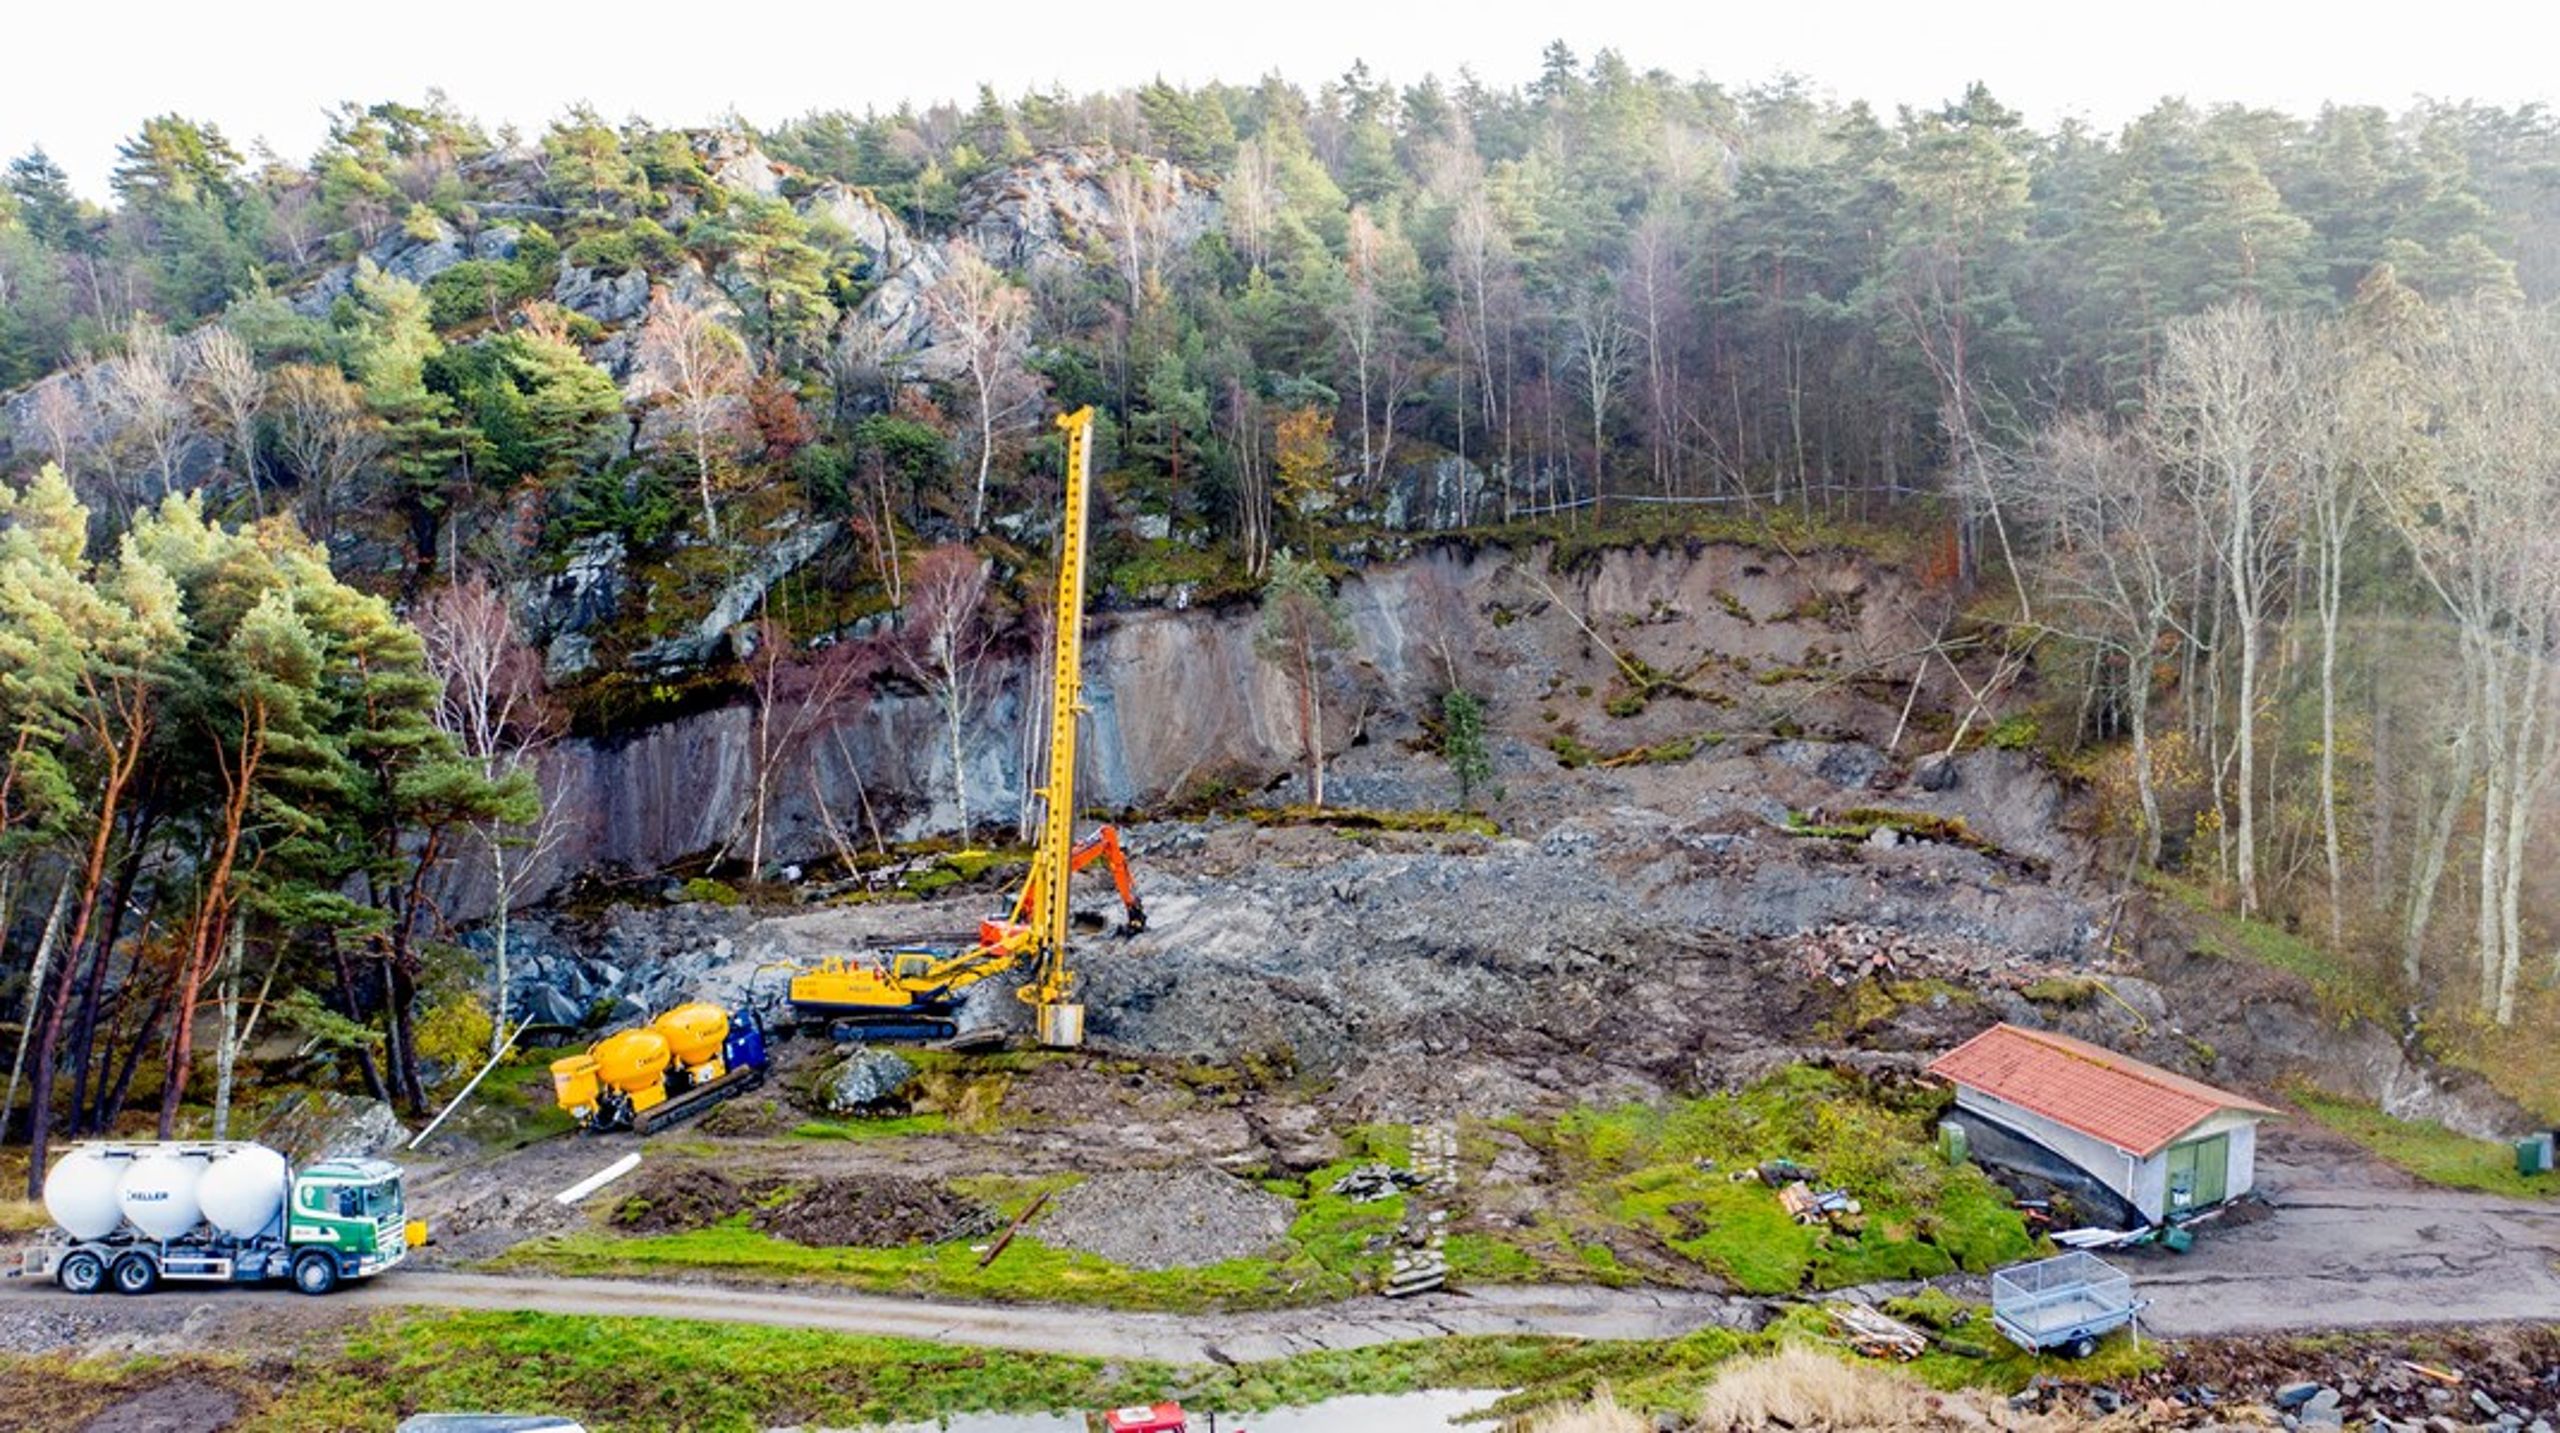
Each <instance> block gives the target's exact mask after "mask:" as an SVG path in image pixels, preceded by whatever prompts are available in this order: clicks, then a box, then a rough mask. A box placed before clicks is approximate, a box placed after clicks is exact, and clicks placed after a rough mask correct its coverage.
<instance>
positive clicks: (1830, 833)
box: [1787, 806, 2007, 856]
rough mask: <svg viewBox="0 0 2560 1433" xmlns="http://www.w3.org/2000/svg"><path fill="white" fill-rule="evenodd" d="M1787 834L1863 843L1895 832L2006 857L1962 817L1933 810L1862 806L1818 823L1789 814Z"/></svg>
mask: <svg viewBox="0 0 2560 1433" xmlns="http://www.w3.org/2000/svg"><path fill="white" fill-rule="evenodd" d="M1787 831H1788V833H1789V834H1791V835H1796V836H1806V837H1812V838H1815V839H1819V840H1826V841H1864V840H1866V839H1867V838H1868V837H1870V836H1873V835H1874V834H1875V833H1877V832H1878V831H1892V832H1894V833H1895V834H1897V835H1900V836H1903V837H1905V838H1907V839H1910V840H1914V841H1937V842H1941V843H1943V844H1945V845H1949V846H1962V847H1964V848H1965V849H1966V850H1969V851H1979V852H1981V853H1982V854H1983V855H1986V856H2000V855H2005V854H2007V853H2006V852H2004V851H2002V850H2001V849H2000V847H1998V846H1997V845H1995V844H1993V843H1992V842H1990V841H1988V840H1985V839H1983V838H1982V837H1981V836H1979V835H1976V834H1975V833H1974V829H1973V828H1972V827H1971V826H1968V825H1966V824H1965V820H1964V818H1963V817H1961V816H1941V815H1939V814H1937V813H1936V812H1934V811H1894V810H1888V809H1886V808H1884V807H1881V806H1861V807H1859V808H1857V809H1856V810H1854V811H1846V812H1842V813H1841V814H1840V815H1839V816H1838V817H1837V818H1835V819H1832V820H1829V821H1816V820H1814V819H1813V818H1812V817H1811V816H1809V815H1807V814H1806V813H1804V812H1801V811H1796V812H1790V813H1789V814H1788V816H1787Z"/></svg>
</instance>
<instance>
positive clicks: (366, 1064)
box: [328, 931, 391, 1105]
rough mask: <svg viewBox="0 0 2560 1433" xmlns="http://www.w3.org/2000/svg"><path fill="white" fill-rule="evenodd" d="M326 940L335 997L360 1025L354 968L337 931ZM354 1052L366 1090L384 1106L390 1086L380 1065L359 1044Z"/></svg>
mask: <svg viewBox="0 0 2560 1433" xmlns="http://www.w3.org/2000/svg"><path fill="white" fill-rule="evenodd" d="M328 941H329V958H330V960H331V961H333V962H334V963H335V964H336V965H337V968H338V999H339V1000H340V1001H341V1002H343V1003H344V1004H345V1006H346V1016H347V1018H348V1019H349V1020H352V1021H354V1022H356V1023H357V1024H359V1025H361V1024H363V1023H364V1002H362V1001H360V1000H358V999H357V998H356V972H355V967H354V965H353V964H352V963H351V962H349V961H348V959H347V948H346V947H345V946H344V945H342V944H340V943H339V941H338V934H337V932H335V931H331V932H330V933H329V936H328ZM355 1055H356V1067H357V1068H358V1069H360V1070H362V1071H363V1072H364V1087H365V1090H366V1092H367V1093H369V1094H371V1095H372V1096H373V1097H374V1098H375V1099H377V1100H380V1101H382V1102H383V1103H384V1104H386V1105H387V1104H389V1103H391V1090H390V1087H388V1086H386V1085H385V1084H383V1082H382V1067H381V1066H380V1065H378V1064H376V1063H374V1058H373V1052H372V1051H370V1050H367V1049H365V1048H364V1047H363V1046H361V1045H359V1046H357V1047H356V1052H355Z"/></svg>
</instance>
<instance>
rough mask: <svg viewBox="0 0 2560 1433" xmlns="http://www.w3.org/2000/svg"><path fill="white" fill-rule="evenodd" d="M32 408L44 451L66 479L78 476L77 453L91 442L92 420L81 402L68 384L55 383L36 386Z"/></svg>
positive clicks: (31, 402)
mask: <svg viewBox="0 0 2560 1433" xmlns="http://www.w3.org/2000/svg"><path fill="white" fill-rule="evenodd" d="M29 407H30V408H31V409H32V410H33V411H32V415H31V416H32V417H33V418H34V420H35V427H36V433H37V436H39V437H41V438H42V439H43V440H44V450H45V452H46V453H47V454H48V455H50V456H51V457H52V459H53V465H54V466H55V467H57V468H60V469H61V470H62V473H63V476H65V477H72V476H75V475H77V474H78V472H79V468H78V466H77V465H75V464H74V463H73V462H72V458H73V457H74V456H75V450H76V449H77V448H78V447H79V446H80V445H81V444H83V443H86V442H87V441H88V440H89V423H88V419H87V418H86V417H85V416H83V415H82V413H81V412H80V403H79V400H77V399H75V398H73V397H72V396H71V387H70V385H69V384H68V383H64V382H52V383H42V384H38V385H37V386H36V390H35V394H34V397H33V398H32V399H31V400H30V403H29Z"/></svg>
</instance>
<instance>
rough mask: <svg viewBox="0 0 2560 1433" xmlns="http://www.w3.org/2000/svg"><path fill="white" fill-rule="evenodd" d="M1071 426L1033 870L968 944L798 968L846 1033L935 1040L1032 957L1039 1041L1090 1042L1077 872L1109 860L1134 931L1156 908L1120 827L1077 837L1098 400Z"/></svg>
mask: <svg viewBox="0 0 2560 1433" xmlns="http://www.w3.org/2000/svg"><path fill="white" fill-rule="evenodd" d="M1058 426H1059V427H1060V428H1062V429H1064V430H1065V431H1066V435H1067V455H1066V456H1067V463H1066V467H1067V487H1066V512H1065V517H1064V521H1063V524H1062V528H1061V531H1060V533H1059V543H1058V596H1057V606H1056V609H1055V612H1056V617H1057V622H1056V626H1055V628H1054V631H1055V633H1056V648H1057V650H1056V656H1055V661H1054V663H1053V664H1052V666H1051V669H1050V675H1049V751H1048V766H1047V773H1048V774H1047V778H1046V784H1045V785H1043V786H1042V787H1041V788H1040V789H1039V793H1038V794H1039V796H1040V798H1041V804H1042V808H1043V813H1044V815H1043V819H1042V823H1041V829H1040V844H1039V846H1038V848H1037V849H1036V850H1035V851H1034V853H1033V855H1032V858H1031V873H1030V875H1029V876H1027V877H1025V878H1024V880H1023V883H1022V890H1021V892H1020V894H1018V895H1017V896H1016V897H1015V898H1014V902H1013V906H1012V909H1011V910H1010V911H1008V912H1007V913H1006V914H1005V915H1003V916H1001V917H997V918H995V919H991V920H987V921H983V922H981V923H980V924H979V927H978V939H977V941H976V942H975V943H974V944H971V945H969V946H967V947H965V948H963V949H959V950H932V949H922V948H911V949H901V950H892V951H889V952H887V953H886V954H885V955H883V956H879V957H864V956H843V957H836V958H833V959H829V960H826V961H823V962H821V963H819V964H818V965H815V966H812V967H810V968H808V969H805V970H801V971H798V972H796V973H794V974H793V976H792V977H791V1006H792V1009H793V1011H794V1012H796V1013H797V1014H798V1015H799V1016H800V1017H801V1018H802V1019H804V1020H807V1021H810V1022H813V1023H824V1024H827V1025H829V1026H830V1027H831V1028H832V1029H833V1030H834V1031H835V1032H836V1034H837V1035H838V1036H839V1038H847V1039H871V1040H935V1039H947V1038H949V1037H950V1036H952V1035H954V1034H956V1033H957V1032H958V1030H959V1019H958V1008H959V1003H960V1000H961V997H962V995H963V994H964V993H965V992H966V991H967V989H968V987H970V986H972V985H975V984H977V983H978V982H979V981H982V980H986V979H988V978H990V977H992V976H996V975H1001V974H1003V973H1004V972H1006V971H1009V970H1012V969H1014V968H1015V967H1017V966H1021V965H1025V964H1028V966H1029V967H1030V978H1029V979H1028V980H1026V981H1024V983H1023V985H1022V987H1021V988H1020V989H1019V990H1017V991H1015V992H1014V993H1015V994H1016V995H1018V996H1020V997H1021V999H1022V1000H1023V1001H1024V1003H1026V1004H1028V1005H1030V1006H1031V1008H1032V1009H1033V1010H1034V1011H1035V1012H1037V1025H1038V1029H1039V1036H1040V1043H1041V1044H1043V1045H1050V1046H1057V1047H1069V1046H1076V1045H1081V1044H1083V1043H1084V1006H1083V1005H1082V1004H1081V1003H1079V1002H1078V1001H1077V1000H1076V998H1075V994H1076V976H1075V971H1074V970H1073V968H1071V967H1070V966H1069V965H1068V963H1067V932H1068V926H1069V923H1070V921H1069V909H1068V890H1067V884H1068V880H1069V878H1070V877H1072V876H1073V875H1074V874H1075V873H1076V872H1077V871H1080V870H1083V869H1084V868H1085V867H1086V866H1088V865H1091V864H1092V863H1094V862H1095V861H1097V860H1099V861H1102V862H1104V863H1105V864H1106V865H1107V867H1108V868H1109V870H1110V872H1111V876H1112V880H1113V883H1114V884H1115V885H1116V886H1117V888H1118V890H1119V895H1120V900H1121V904H1122V906H1123V907H1124V909H1125V910H1126V912H1127V916H1126V921H1125V924H1124V925H1123V926H1122V929H1123V931H1125V932H1135V931H1139V930H1143V929H1145V928H1146V919H1147V918H1146V908H1145V907H1144V906H1143V905H1142V904H1140V902H1139V900H1138V897H1137V891H1136V889H1135V888H1134V887H1133V886H1132V885H1131V884H1130V881H1129V866H1128V862H1127V861H1126V860H1125V859H1124V858H1123V857H1122V855H1121V852H1120V833H1119V832H1118V831H1117V830H1115V829H1114V828H1112V827H1109V826H1105V827H1103V828H1102V829H1101V830H1099V831H1097V832H1095V833H1094V835H1093V836H1092V837H1091V838H1089V839H1087V840H1086V841H1084V842H1082V843H1079V842H1077V840H1076V839H1075V822H1076V719H1077V717H1078V716H1080V715H1081V714H1082V713H1083V712H1084V710H1085V708H1084V705H1083V701H1082V686H1083V673H1084V565H1085V538H1086V518H1087V509H1088V507H1089V506H1090V489H1091V485H1092V467H1093V409H1091V408H1090V407H1087V408H1080V409H1078V410H1076V411H1075V412H1073V413H1069V414H1066V415H1065V416H1063V417H1061V418H1059V419H1058Z"/></svg>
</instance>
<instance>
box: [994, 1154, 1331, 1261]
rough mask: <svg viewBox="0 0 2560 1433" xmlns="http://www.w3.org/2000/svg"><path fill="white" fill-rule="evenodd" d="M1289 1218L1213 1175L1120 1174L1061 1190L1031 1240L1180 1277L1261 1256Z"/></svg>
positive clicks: (1279, 1206) (1274, 1203)
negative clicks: (1182, 1271)
mask: <svg viewBox="0 0 2560 1433" xmlns="http://www.w3.org/2000/svg"><path fill="white" fill-rule="evenodd" d="M1291 1215H1292V1211H1291V1209H1290V1205H1289V1202H1288V1201H1287V1200H1285V1199H1281V1198H1278V1197H1276V1196H1273V1195H1270V1194H1266V1193H1264V1192H1262V1191H1261V1190H1258V1189H1255V1188H1254V1187H1252V1186H1251V1185H1248V1184H1246V1183H1244V1182H1243V1181H1241V1180H1239V1179H1237V1178H1235V1177H1234V1176H1233V1175H1230V1174H1227V1173H1224V1172H1222V1171H1220V1170H1216V1169H1201V1168H1193V1169H1164V1170H1124V1171H1120V1172H1117V1173H1112V1174H1102V1175H1096V1176H1095V1177H1093V1178H1091V1179H1088V1180H1086V1181H1084V1182H1083V1183H1081V1184H1078V1185H1075V1186H1073V1187H1072V1188H1069V1189H1067V1190H1066V1191H1065V1192H1063V1193H1061V1194H1060V1195H1058V1197H1057V1198H1055V1199H1053V1200H1051V1201H1050V1202H1049V1207H1048V1209H1047V1211H1046V1212H1044V1213H1043V1214H1042V1215H1041V1216H1040V1218H1039V1220H1038V1222H1036V1223H1035V1224H1033V1225H1032V1228H1031V1232H1032V1233H1033V1234H1034V1235H1036V1236H1037V1237H1038V1238H1039V1239H1040V1240H1041V1242H1043V1243H1046V1244H1050V1245H1054V1246H1056V1247H1058V1248H1062V1249H1079V1250H1082V1251H1084V1252H1085V1253H1088V1254H1097V1255H1100V1256H1101V1257H1103V1258H1105V1259H1109V1260H1110V1261H1112V1262H1113V1263H1115V1264H1125V1265H1127V1266H1129V1267H1130V1268H1133V1269H1184V1268H1193V1267H1197V1266H1199V1265H1203V1264H1217V1263H1223V1262H1225V1261H1227V1260H1229V1259H1249V1258H1252V1257H1253V1256H1255V1255H1257V1254H1261V1253H1264V1252H1265V1251H1267V1250H1269V1249H1270V1248H1271V1247H1272V1246H1273V1245H1274V1244H1277V1243H1279V1242H1280V1241H1281V1239H1283V1238H1284V1237H1286V1236H1287V1234H1288V1232H1289V1222H1290V1219H1291Z"/></svg>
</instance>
